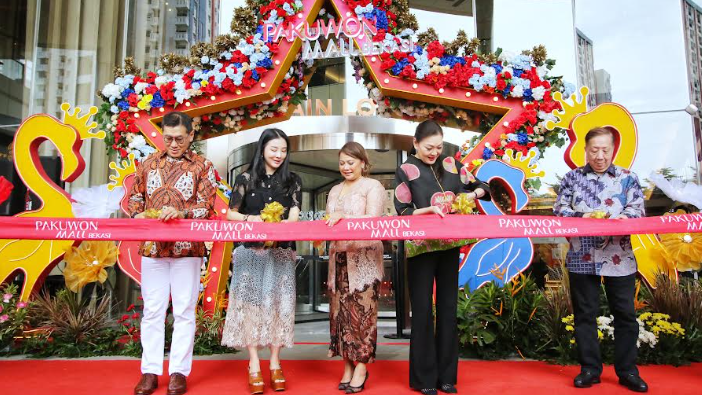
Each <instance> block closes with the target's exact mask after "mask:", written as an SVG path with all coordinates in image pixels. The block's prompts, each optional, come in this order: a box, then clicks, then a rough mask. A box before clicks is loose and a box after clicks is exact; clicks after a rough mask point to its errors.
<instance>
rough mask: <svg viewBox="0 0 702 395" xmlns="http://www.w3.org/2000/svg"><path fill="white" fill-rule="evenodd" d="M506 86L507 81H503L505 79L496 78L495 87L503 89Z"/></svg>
mask: <svg viewBox="0 0 702 395" xmlns="http://www.w3.org/2000/svg"><path fill="white" fill-rule="evenodd" d="M506 87H507V82H505V80H504V79H502V78H498V79H497V89H498V90H501V91H503V90H505V88H506Z"/></svg>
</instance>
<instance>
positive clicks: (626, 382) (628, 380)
mask: <svg viewBox="0 0 702 395" xmlns="http://www.w3.org/2000/svg"><path fill="white" fill-rule="evenodd" d="M619 384H621V385H623V386H625V387H626V388H628V389H630V390H632V391H635V392H648V384H646V382H645V381H643V379H642V378H641V377H640V376H639V375H638V374H628V375H626V376H624V377H620V378H619Z"/></svg>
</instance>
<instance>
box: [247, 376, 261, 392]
mask: <svg viewBox="0 0 702 395" xmlns="http://www.w3.org/2000/svg"><path fill="white" fill-rule="evenodd" d="M249 392H251V393H252V394H262V393H263V375H262V374H261V372H260V371H259V372H249Z"/></svg>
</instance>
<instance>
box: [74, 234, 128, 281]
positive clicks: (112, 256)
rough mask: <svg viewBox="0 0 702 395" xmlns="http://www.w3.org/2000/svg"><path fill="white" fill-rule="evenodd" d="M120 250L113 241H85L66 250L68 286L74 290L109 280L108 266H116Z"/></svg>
mask: <svg viewBox="0 0 702 395" xmlns="http://www.w3.org/2000/svg"><path fill="white" fill-rule="evenodd" d="M118 254H119V250H118V249H117V246H116V245H115V243H114V242H112V241H84V242H82V243H81V244H80V246H78V247H71V248H70V249H69V250H68V251H66V255H64V260H65V261H66V268H65V269H64V270H63V277H64V279H65V280H66V286H67V287H68V289H70V290H71V291H73V292H78V291H80V290H81V289H82V288H83V287H84V286H85V285H86V284H89V283H92V282H95V281H99V282H100V283H104V282H105V280H107V270H106V268H107V267H110V266H114V264H115V262H116V261H117V255H118Z"/></svg>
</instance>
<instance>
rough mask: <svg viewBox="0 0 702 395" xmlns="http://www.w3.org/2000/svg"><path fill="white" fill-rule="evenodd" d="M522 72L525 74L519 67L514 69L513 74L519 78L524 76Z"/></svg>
mask: <svg viewBox="0 0 702 395" xmlns="http://www.w3.org/2000/svg"><path fill="white" fill-rule="evenodd" d="M522 74H524V72H523V71H522V70H519V69H514V72H513V73H512V75H513V76H515V77H517V78H520V77H521V76H522Z"/></svg>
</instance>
